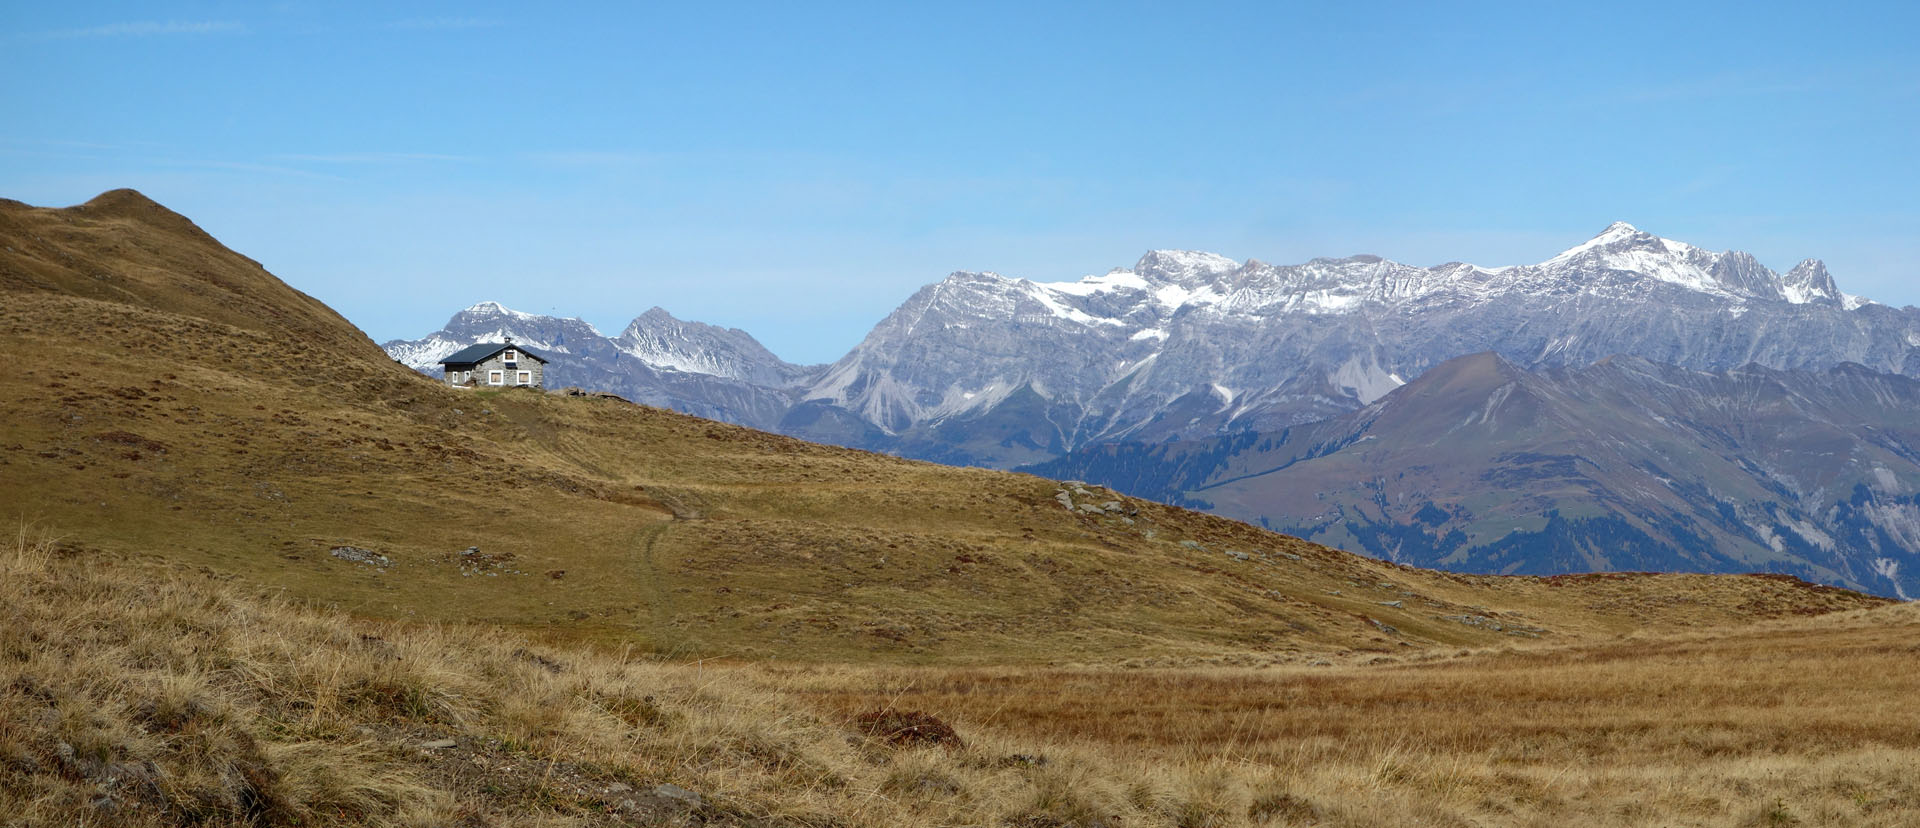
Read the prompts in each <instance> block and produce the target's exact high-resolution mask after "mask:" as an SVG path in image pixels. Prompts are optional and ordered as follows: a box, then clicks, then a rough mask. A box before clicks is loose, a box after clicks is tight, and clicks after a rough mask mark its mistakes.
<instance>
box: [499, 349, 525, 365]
mask: <svg viewBox="0 0 1920 828" xmlns="http://www.w3.org/2000/svg"><path fill="white" fill-rule="evenodd" d="M500 361H501V362H505V363H506V364H508V365H512V364H514V363H515V362H519V361H520V354H519V352H517V351H515V350H513V349H512V348H508V349H507V352H506V353H504V354H501V355H500Z"/></svg>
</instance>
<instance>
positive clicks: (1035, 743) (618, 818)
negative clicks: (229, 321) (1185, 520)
mask: <svg viewBox="0 0 1920 828" xmlns="http://www.w3.org/2000/svg"><path fill="white" fill-rule="evenodd" d="M1914 610H1915V607H1914V606H1913V605H1900V606H1893V607H1883V608H1880V609H1874V610H1863V611H1853V612H1846V613H1836V614H1828V615H1823V616H1820V617H1817V618H1795V619H1787V620H1781V621H1775V622H1769V623H1766V624H1763V625H1760V626H1756V627H1752V628H1749V629H1747V630H1745V631H1741V632H1736V633H1733V634H1727V633H1725V632H1716V633H1715V634H1712V635H1700V634H1677V635H1669V636H1635V637H1633V638H1631V639H1629V640H1624V641H1618V642H1611V643H1598V644H1590V645H1574V646H1548V645H1541V644H1538V643H1531V642H1522V643H1521V644H1520V645H1519V646H1517V647H1516V646H1512V645H1508V646H1503V647H1500V648H1493V649H1477V650H1470V651H1461V652H1449V653H1445V654H1442V653H1426V654H1422V655H1419V656H1416V657H1406V658H1398V659H1390V658H1387V657H1384V656H1377V657H1375V660H1379V661H1382V662H1383V663H1378V664H1354V665H1347V666H1340V665H1336V666H1300V667H1281V668H1266V669H1259V670H1249V669H1243V668H1215V669H1182V670H1128V669H1121V668H1109V669H1071V670H1061V669H1045V668H1041V669H1008V668H998V667H992V668H989V667H961V668H953V667H948V668H925V667H922V668H906V667H889V668H880V667H864V668H862V667H847V666H833V667H827V666H782V665H749V664H738V665H730V666H727V665H713V664H705V663H700V662H692V663H684V664H673V663H666V662H661V661H657V660H654V659H649V658H635V657H632V656H631V655H617V654H610V653H606V652H604V651H603V650H599V649H595V648H570V647H556V646H548V645H543V644H540V643H537V642H534V641H530V640H528V639H527V638H525V637H523V636H519V635H515V634H512V633H503V632H499V631H486V630H481V629H474V628H463V627H447V626H440V625H425V624H418V623H408V622H390V621H370V620H364V619H355V618H351V617H349V616H347V615H345V614H343V613H339V612H326V611H318V610H315V609H312V608H307V607H302V606H300V605H297V604H293V603H289V602H287V601H285V600H282V599H280V598H277V597H274V596H273V595H272V594H271V593H270V592H263V591H262V590H261V589H260V588H258V587H251V586H246V585H243V584H240V583H237V582H236V581H235V579H232V578H230V577H222V576H216V575H210V574H199V573H183V572H180V571H179V569H178V568H177V567H173V566H171V565H167V564H165V563H163V562H159V561H145V562H142V561H140V560H135V559H129V558H126V557H123V556H116V555H111V554H108V553H101V552H86V551H81V550H75V549H72V548H69V547H65V546H62V545H58V544H54V543H49V542H46V541H44V540H41V539H37V538H34V537H31V536H28V535H26V534H23V535H22V536H21V537H20V538H19V539H18V540H15V541H13V542H10V543H0V813H5V814H6V815H7V816H6V818H5V820H4V821H5V822H6V824H8V825H10V826H20V828H42V827H43V826H44V827H46V828H51V827H52V826H72V825H100V826H106V825H112V826H132V827H133V828H142V827H143V826H184V825H212V826H229V825H231V826H238V825H251V826H278V825H305V826H348V825H352V826H361V825H372V826H421V828H425V826H448V825H458V826H487V827H488V828H510V827H512V826H554V827H555V828H558V826H596V825H617V824H648V825H653V824H668V825H676V824H677V825H688V824H713V825H739V826H829V825H831V826H845V828H857V827H859V826H876V828H878V827H879V826H886V827H887V828H917V827H918V826H935V825H956V824H970V825H1006V826H1067V825H1078V826H1096V825H1105V826H1115V825H1120V826H1170V827H1171V826H1181V828H1192V827H1193V826H1216V827H1217V828H1230V826H1242V825H1247V826H1254V825H1259V826H1286V825H1321V826H1355V827H1356V828H1357V827H1358V826H1397V825H1406V826H1416V825H1418V826H1435V825H1439V826H1466V825H1546V824H1560V825H1594V826H1641V825H1649V824H1667V825H1692V826H1729V827H1731V826H1773V825H1805V826H1889V827H1890V826H1905V825H1912V824H1914V820H1915V819H1916V818H1920V785H1917V784H1916V781H1915V776H1914V775H1913V773H1912V768H1913V767H1914V766H1915V764H1916V762H1917V761H1920V730H1916V729H1915V728H1914V727H1913V723H1914V719H1913V716H1912V713H1911V710H1910V706H1909V705H1908V703H1907V702H1908V700H1910V699H1912V698H1914V697H1915V695H1916V694H1917V693H1920V678H1916V674H1915V673H1914V671H1913V670H1911V669H1909V667H1910V665H1911V663H1912V661H1913V658H1914V654H1915V650H1914V645H1913V643H1912V642H1913V641H1914V640H1916V637H1917V636H1920V614H1916V613H1915V612H1914ZM888 712H891V713H893V714H898V715H899V716H901V717H903V718H904V717H906V716H908V714H915V713H918V714H922V715H921V716H915V717H913V718H911V719H908V721H920V722H925V721H926V720H925V718H924V716H925V715H931V716H933V717H935V718H937V719H939V720H942V721H941V723H944V724H950V725H951V726H952V727H953V728H954V730H955V731H957V733H956V735H957V737H958V739H959V741H958V742H954V741H946V742H932V741H927V742H923V743H915V742H912V741H906V740H904V739H903V740H901V741H900V742H898V743H896V742H895V741H893V740H890V739H889V738H887V737H888V734H889V731H887V730H885V729H878V730H876V729H875V728H873V727H871V726H869V725H868V724H867V723H868V722H870V721H873V720H874V718H875V717H873V716H871V715H870V714H873V713H883V714H884V713H888ZM928 724H929V725H930V726H931V725H932V724H933V723H931V722H928ZM925 732H928V733H933V732H936V731H935V730H934V729H933V728H932V727H930V728H929V729H928V730H927V731H925Z"/></svg>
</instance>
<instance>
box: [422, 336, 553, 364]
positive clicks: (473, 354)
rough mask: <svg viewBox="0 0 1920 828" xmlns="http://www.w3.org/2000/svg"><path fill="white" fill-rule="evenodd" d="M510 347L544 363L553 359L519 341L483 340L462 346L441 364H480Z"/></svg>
mask: <svg viewBox="0 0 1920 828" xmlns="http://www.w3.org/2000/svg"><path fill="white" fill-rule="evenodd" d="M508 348H512V349H514V350H516V351H519V352H520V353H523V354H526V355H527V356H528V357H531V358H533V359H536V360H539V361H540V363H541V364H543V365H544V364H546V363H548V362H552V361H553V360H550V359H547V358H546V356H545V355H543V354H541V353H540V352H539V351H536V350H534V349H532V348H529V347H527V346H525V345H521V344H518V343H515V344H511V345H509V344H507V343H504V342H482V343H480V344H478V345H468V346H467V347H465V348H461V349H460V350H458V351H454V352H453V354H452V355H450V356H448V357H447V358H446V359H443V360H440V364H441V365H478V364H479V363H482V362H486V361H487V358H488V357H491V356H493V355H494V354H497V353H500V352H501V351H504V350H506V349H508Z"/></svg>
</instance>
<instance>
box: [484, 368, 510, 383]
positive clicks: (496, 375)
mask: <svg viewBox="0 0 1920 828" xmlns="http://www.w3.org/2000/svg"><path fill="white" fill-rule="evenodd" d="M505 376H506V375H505V372H503V371H488V372H487V384H488V385H506V384H507V381H506V378H505Z"/></svg>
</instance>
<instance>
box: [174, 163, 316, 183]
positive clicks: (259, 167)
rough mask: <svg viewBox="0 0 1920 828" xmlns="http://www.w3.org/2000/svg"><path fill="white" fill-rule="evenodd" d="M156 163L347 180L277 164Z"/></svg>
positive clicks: (261, 173) (227, 170)
mask: <svg viewBox="0 0 1920 828" xmlns="http://www.w3.org/2000/svg"><path fill="white" fill-rule="evenodd" d="M156 163H158V164H161V165H164V166H169V167H193V168H198V169H205V170H222V171H226V172H239V173H254V174H260V175H284V176H291V177H294V178H320V179H328V180H334V181H345V180H347V179H346V178H344V177H342V176H338V175H333V174H331V173H320V172H314V171H312V170H303V169H298V168H296V167H286V166H281V165H278V164H256V163H253V162H251V161H201V160H176V159H159V160H156Z"/></svg>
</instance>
